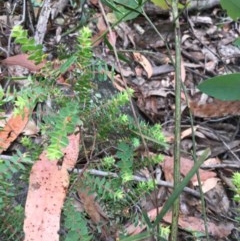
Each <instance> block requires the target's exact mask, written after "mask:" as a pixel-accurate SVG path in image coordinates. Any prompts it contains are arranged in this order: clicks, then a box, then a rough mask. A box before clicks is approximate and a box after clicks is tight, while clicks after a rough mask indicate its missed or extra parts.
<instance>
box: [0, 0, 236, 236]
mask: <svg viewBox="0 0 240 241" xmlns="http://www.w3.org/2000/svg"><path fill="white" fill-rule="evenodd" d="M23 2H24V1H23ZM59 2H61V3H62V7H59V6H61V4H60V3H59V5H55V7H56V6H58V8H57V7H56V8H55V9H54V7H53V8H52V9H53V10H54V11H52V13H51V17H49V20H48V25H47V29H46V30H45V32H44V33H43V36H41V37H42V38H43V45H44V46H45V48H46V52H47V53H48V54H49V55H51V57H50V58H52V60H53V59H57V58H58V57H59V56H58V51H59V48H62V47H63V48H66V49H65V51H66V52H69V53H70V52H71V51H72V50H74V48H75V45H76V39H75V36H76V33H77V31H78V30H79V29H80V28H81V27H82V26H83V25H88V26H89V27H90V29H91V30H92V34H93V38H92V41H93V46H94V47H93V53H94V57H95V58H98V59H99V60H101V61H102V62H104V63H105V64H106V66H107V67H106V68H107V69H108V70H113V71H112V73H110V71H109V73H107V80H105V82H104V81H99V82H98V80H96V79H95V80H94V83H95V84H96V85H97V86H98V89H97V92H98V93H101V96H102V98H103V99H106V100H107V99H108V98H110V97H111V96H112V95H113V94H115V93H118V92H121V91H123V90H124V89H126V87H131V88H132V89H133V90H134V98H133V106H134V111H135V115H137V117H138V118H139V119H141V120H144V121H146V122H147V123H148V124H149V125H153V124H155V123H159V124H161V127H162V131H163V133H164V136H165V138H166V142H167V144H168V145H167V148H166V149H165V150H164V151H161V154H162V155H163V157H164V158H163V159H164V160H163V162H161V163H160V164H159V165H158V167H154V168H156V169H155V170H154V172H156V170H157V169H159V170H160V171H161V174H160V176H158V178H159V181H161V180H163V181H164V184H165V186H164V185H159V187H158V188H157V189H156V190H154V191H153V192H152V193H151V194H149V195H148V196H147V197H146V196H145V198H143V199H142V200H140V201H139V203H141V210H144V212H146V213H147V214H148V216H149V217H151V218H150V219H152V221H153V220H154V218H155V217H156V215H157V211H156V210H157V209H159V210H160V209H161V207H162V205H163V204H164V202H165V200H166V199H167V197H168V196H169V194H170V193H171V188H169V187H168V186H167V184H169V185H170V184H171V183H173V141H174V126H175V123H174V120H175V117H174V111H175V71H174V66H173V64H172V59H174V57H175V42H174V25H173V22H172V20H171V15H170V13H169V11H168V10H165V11H163V10H160V9H159V8H157V7H156V6H155V5H153V4H149V3H148V4H147V6H146V7H145V11H146V15H147V16H148V17H149V19H147V18H146V17H144V16H143V15H139V16H136V18H134V19H132V20H129V21H126V22H120V23H119V24H118V25H117V26H115V27H114V28H112V32H111V33H110V34H106V35H105V37H104V38H101V35H103V33H104V32H105V31H107V30H109V26H108V24H109V22H111V13H112V10H111V9H110V8H108V7H106V6H104V10H103V9H101V7H99V4H98V1H97V0H96V1H94V0H92V1H87V2H86V1H83V2H86V3H84V4H83V3H78V4H79V5H77V4H76V3H75V4H73V3H72V4H70V2H69V3H68V1H59ZM72 2H74V1H72ZM80 2H81V1H80ZM7 3H9V4H10V1H9V2H7ZM4 4H5V5H4ZM4 4H3V3H0V9H1V10H0V20H1V31H0V34H1V35H0V44H1V45H0V46H1V49H5V50H8V51H9V52H8V51H5V52H4V51H1V49H0V53H1V55H0V58H1V60H6V59H7V57H8V56H7V55H9V56H14V55H16V54H19V53H20V52H19V49H18V48H17V47H16V46H15V47H14V49H13V48H10V49H8V44H9V33H10V30H11V28H12V26H13V25H14V21H16V20H14V18H15V17H16V18H18V17H19V16H20V17H22V16H23V15H22V13H23V3H21V4H20V3H18V2H16V3H12V5H9V6H8V7H9V8H10V9H11V10H12V11H13V14H10V15H6V12H7V10H6V8H7V5H6V2H5V3H4ZM14 4H16V6H15V8H13V6H14ZM27 9H28V11H27V13H26V16H25V17H26V18H25V19H24V21H23V25H24V26H25V28H26V29H28V32H29V34H30V35H35V31H36V27H35V26H36V25H35V24H34V22H35V23H36V22H38V19H37V17H38V18H39V17H41V14H42V15H44V13H43V12H41V14H40V15H38V16H37V15H36V13H39V12H40V10H39V8H38V7H34V8H33V9H31V11H34V13H32V12H31V11H30V10H29V9H30V8H29V6H28V7H27ZM35 11H36V12H35ZM33 15H34V16H35V17H36V19H34V22H32V21H33V19H31V16H33ZM153 26H155V28H156V29H157V30H158V31H159V33H160V35H161V36H160V35H159V33H157V32H156V31H155V30H154V28H153ZM180 29H181V56H182V59H181V61H182V66H181V78H182V83H183V86H184V88H185V91H184V90H182V94H181V111H182V116H181V118H182V119H181V175H182V177H184V176H186V175H187V173H188V172H189V170H190V169H191V167H192V166H193V158H192V153H193V149H194V146H195V147H196V156H197V157H200V156H201V154H202V153H203V151H204V150H205V149H207V148H209V149H210V154H209V156H208V159H207V160H206V161H205V162H204V164H203V165H202V167H201V170H200V173H199V175H200V180H201V184H202V190H203V193H204V198H205V202H206V203H205V208H206V215H207V221H208V223H207V231H208V233H209V235H210V236H211V240H239V239H240V238H239V237H240V236H239V235H240V230H239V226H240V225H239V222H237V221H236V220H235V219H236V218H237V217H238V218H239V215H240V213H239V210H238V209H237V208H239V204H237V203H236V202H235V201H234V200H233V196H234V192H233V191H232V190H233V188H234V186H233V184H232V181H231V178H232V175H233V173H234V172H236V171H239V170H240V157H239V150H240V148H239V147H240V134H239V133H240V132H239V126H240V120H239V115H240V108H239V102H238V101H233V102H226V101H219V100H214V99H213V98H211V97H209V96H207V95H205V94H203V93H201V92H200V91H199V90H198V88H197V86H198V84H199V83H201V82H202V81H204V80H206V79H209V78H212V77H214V76H218V75H223V74H226V73H230V72H239V69H240V68H239V63H240V49H239V48H238V47H236V46H235V45H234V41H235V40H236V39H237V37H239V35H240V25H239V23H238V22H233V21H232V20H231V19H230V18H229V17H227V15H226V14H225V12H224V11H223V10H222V9H221V7H220V5H218V4H216V5H215V6H210V7H206V8H204V9H203V10H197V9H192V10H189V11H185V12H184V13H183V14H182V15H181V17H180ZM35 36H36V35H35ZM66 46H67V47H66ZM110 46H112V47H110ZM114 49H115V50H117V53H118V55H119V58H120V60H117V59H116V55H115V53H114ZM124 59H125V60H126V61H124ZM10 61H11V60H10ZM18 64H19V62H18ZM20 65H21V64H20ZM9 66H10V64H9V62H7V63H6V62H5V64H2V66H1V73H0V78H2V79H4V77H5V76H6V75H8V76H9V75H11V76H16V74H17V70H16V69H15V70H14V71H12V72H10V70H9V69H7V68H8V67H9ZM22 67H26V66H22ZM27 68H28V67H27ZM121 76H122V77H121ZM64 78H67V77H66V76H63V78H62V79H61V81H62V82H61V84H64V81H65V80H66V79H64ZM110 79H111V80H110ZM3 87H4V86H3ZM190 112H191V113H192V114H193V126H192V124H191V117H190V114H189V113H190ZM131 115H132V116H134V114H131ZM34 128H35V127H34ZM34 128H33V126H31V127H29V133H30V134H26V133H27V132H26V131H25V134H24V135H27V136H31V137H32V138H35V137H34V136H35V135H36V134H37V129H36V128H35V129H34ZM193 132H194V138H193ZM113 138H114V137H113ZM18 145H19V143H18ZM13 146H14V145H13ZM96 146H98V144H96ZM18 148H19V146H17V147H11V149H9V150H8V151H7V152H6V153H5V154H11V152H12V150H16V149H18ZM86 148H88V145H87V144H86ZM91 148H92V147H91ZM138 151H140V150H138ZM150 151H151V153H152V155H154V154H156V153H157V152H158V151H159V150H155V149H152V150H151V147H150ZM85 152H86V153H88V152H89V153H90V152H93V153H95V156H98V157H99V156H101V157H102V158H103V157H104V153H103V154H102V153H101V154H100V151H99V150H97V149H96V150H94V151H93V150H85ZM80 156H81V155H80ZM94 161H95V160H94ZM87 162H89V160H87V158H85V157H84V155H82V156H81V157H80V159H79V162H78V165H77V167H78V168H84V166H85V164H86V163H87ZM145 171H146V170H145ZM151 171H152V170H147V171H146V173H147V174H146V173H145V174H146V175H148V174H149V173H150V172H151ZM156 176H157V174H156ZM156 178H157V177H156ZM198 186H199V184H198V181H197V177H196V176H194V177H193V178H192V179H191V181H190V183H189V185H188V188H189V189H191V190H194V191H195V192H193V193H191V192H190V191H186V190H185V192H183V193H182V194H181V198H180V216H179V228H180V232H179V240H207V239H206V237H205V235H204V232H205V226H204V222H203V210H202V206H201V202H200V197H199V196H198V195H197V194H196V193H198V191H199V187H198ZM84 195H85V194H84V193H79V196H80V197H81V196H82V199H84V197H83V196H84ZM91 198H92V197H91ZM23 199H26V192H25V198H23ZM88 201H89V200H88ZM89 202H90V201H89ZM92 202H94V201H93V200H92ZM85 211H86V210H85ZM128 211H132V210H131V209H129V210H128ZM131 215H134V214H130V216H131ZM89 216H90V219H91V215H89ZM122 218H123V219H124V222H122V223H124V225H125V226H124V227H125V229H126V231H127V232H128V233H129V234H131V235H133V234H138V233H141V232H142V231H144V230H145V228H146V226H144V225H143V226H141V225H140V226H135V225H134V224H132V223H131V222H130V221H129V220H128V219H127V216H125V215H123V217H122ZM92 221H93V220H92ZM162 223H163V224H164V225H169V224H170V223H171V213H170V212H169V213H168V214H167V215H165V217H164V218H163V220H162ZM105 228H106V227H105ZM92 230H94V229H93V228H92ZM189 230H190V231H189ZM95 231H96V230H95ZM96 232H97V231H96ZM102 232H104V228H103V229H102ZM111 233H114V235H115V236H114V235H113V237H109V236H111V235H106V236H105V240H114V239H115V238H117V237H116V235H117V234H116V230H111ZM15 238H16V237H15ZM101 238H102V236H101ZM110 238H111V239H110ZM0 239H1V238H0ZM9 240H10V239H9ZM15 240H17V239H15ZM19 240H20V239H19ZM145 240H150V239H145Z"/></svg>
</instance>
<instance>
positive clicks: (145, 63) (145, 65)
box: [133, 52, 153, 78]
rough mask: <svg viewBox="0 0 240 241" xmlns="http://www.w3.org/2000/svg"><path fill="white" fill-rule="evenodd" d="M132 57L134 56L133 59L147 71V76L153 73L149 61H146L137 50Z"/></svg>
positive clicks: (149, 76)
mask: <svg viewBox="0 0 240 241" xmlns="http://www.w3.org/2000/svg"><path fill="white" fill-rule="evenodd" d="M133 57H134V60H135V61H136V62H138V63H139V64H140V65H141V66H142V67H143V68H144V70H145V71H146V72H147V76H148V78H151V77H152V75H153V68H152V65H151V64H150V62H149V61H148V59H147V58H146V57H145V56H144V55H142V54H140V53H138V52H134V53H133Z"/></svg>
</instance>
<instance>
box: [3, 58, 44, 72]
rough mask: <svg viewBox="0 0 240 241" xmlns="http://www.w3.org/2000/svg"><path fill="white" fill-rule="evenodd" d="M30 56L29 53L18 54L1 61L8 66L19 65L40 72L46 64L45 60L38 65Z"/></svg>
mask: <svg viewBox="0 0 240 241" xmlns="http://www.w3.org/2000/svg"><path fill="white" fill-rule="evenodd" d="M28 58H29V55H27V54H18V55H15V56H11V57H8V58H6V59H4V60H2V61H1V63H2V64H3V65H6V66H11V65H19V66H21V67H24V68H27V69H29V70H30V71H32V72H38V71H39V70H40V69H41V68H42V67H43V66H44V65H45V63H44V62H43V63H40V64H38V65H36V64H35V63H34V61H33V60H29V59H28Z"/></svg>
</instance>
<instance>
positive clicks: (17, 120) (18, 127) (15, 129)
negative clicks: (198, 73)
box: [0, 108, 30, 153]
mask: <svg viewBox="0 0 240 241" xmlns="http://www.w3.org/2000/svg"><path fill="white" fill-rule="evenodd" d="M29 114H30V111H29V109H27V108H25V109H24V113H23V114H22V115H16V116H15V115H14V114H12V116H11V117H10V119H9V120H8V121H7V122H6V124H5V126H4V128H3V129H1V131H0V147H1V148H0V153H2V152H3V151H6V150H7V149H8V147H9V146H10V145H11V143H12V142H13V141H14V140H15V139H16V138H17V137H18V136H19V134H21V133H22V132H23V130H24V128H25V126H26V124H27V122H28V118H29Z"/></svg>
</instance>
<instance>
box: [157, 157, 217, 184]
mask: <svg viewBox="0 0 240 241" xmlns="http://www.w3.org/2000/svg"><path fill="white" fill-rule="evenodd" d="M180 162H181V166H180V171H181V174H182V175H183V176H186V175H187V174H188V173H189V171H190V170H191V169H192V167H193V165H194V162H193V161H192V160H190V159H187V158H183V157H182V158H181V160H180ZM160 165H161V166H162V168H163V171H164V174H165V177H166V180H167V181H169V182H173V168H174V163H173V157H170V156H165V157H164V161H163V162H161V163H160ZM199 175H200V179H201V182H205V181H206V180H207V179H209V178H212V177H215V176H216V173H215V172H212V171H207V170H201V169H200V170H199ZM191 181H192V182H193V183H195V182H197V175H196V174H195V175H194V176H193V177H192V179H191Z"/></svg>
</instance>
